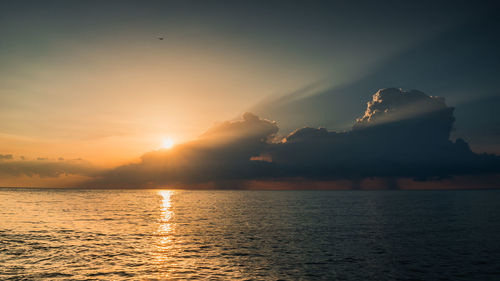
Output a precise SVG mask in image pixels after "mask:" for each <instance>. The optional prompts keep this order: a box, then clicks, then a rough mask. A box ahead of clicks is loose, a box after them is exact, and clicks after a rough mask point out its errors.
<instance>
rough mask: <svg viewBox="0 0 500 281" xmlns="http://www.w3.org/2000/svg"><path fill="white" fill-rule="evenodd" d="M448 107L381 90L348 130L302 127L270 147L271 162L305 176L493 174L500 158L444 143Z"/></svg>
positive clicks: (448, 122) (457, 143) (416, 93)
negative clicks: (284, 141)
mask: <svg viewBox="0 0 500 281" xmlns="http://www.w3.org/2000/svg"><path fill="white" fill-rule="evenodd" d="M453 123H454V117H453V108H450V107H447V106H446V104H445V103H444V100H443V99H442V98H437V97H429V96H427V95H426V94H424V93H422V92H419V91H409V92H406V91H402V90H399V89H384V90H380V91H378V92H377V93H376V94H375V95H374V96H373V99H372V101H371V102H369V103H368V106H367V109H366V111H365V114H364V116H363V117H362V118H359V119H358V120H357V122H356V124H355V125H354V126H353V129H352V130H351V131H348V132H340V133H339V132H329V131H327V130H326V129H315V128H303V129H299V130H296V131H294V132H292V133H291V134H290V135H289V136H287V138H286V143H283V144H281V145H277V146H273V151H272V153H271V158H272V159H273V163H275V164H276V165H278V166H279V167H280V168H281V169H283V170H284V173H285V174H286V173H289V174H295V175H297V176H302V177H306V178H325V179H331V178H333V179H335V178H337V179H341V178H352V179H355V178H367V177H387V178H394V177H396V178H397V177H411V178H416V179H421V180H424V179H429V178H443V177H448V176H451V175H456V174H469V173H487V172H498V171H499V168H500V165H499V164H500V159H498V157H496V156H492V155H478V154H475V153H473V152H472V151H471V150H470V148H469V146H468V144H467V143H466V142H465V141H463V140H462V139H457V140H456V141H451V140H450V131H451V129H452V127H453Z"/></svg>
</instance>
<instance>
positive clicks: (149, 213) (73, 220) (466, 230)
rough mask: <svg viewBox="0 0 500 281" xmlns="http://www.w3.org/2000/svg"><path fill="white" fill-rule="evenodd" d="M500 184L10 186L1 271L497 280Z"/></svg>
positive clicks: (1, 276) (23, 274)
mask: <svg viewBox="0 0 500 281" xmlns="http://www.w3.org/2000/svg"><path fill="white" fill-rule="evenodd" d="M499 276H500V191H491V190H490V191H486V190H485V191H373V192H372V191H167V190H163V191H159V190H61V189H57V190H54V189H52V190H41V189H0V280H175V279H179V280H185V279H202V280H231V279H236V280H240V279H244V280H498V278H499Z"/></svg>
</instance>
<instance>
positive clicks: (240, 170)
mask: <svg viewBox="0 0 500 281" xmlns="http://www.w3.org/2000/svg"><path fill="white" fill-rule="evenodd" d="M345 2H346V1H307V3H306V2H305V1H297V2H295V1H229V2H228V1H0V38H1V39H0V62H1V63H0V185H2V186H43V187H51V186H57V187H64V186H75V185H82V186H90V185H96V186H108V185H109V186H114V187H119V186H123V185H129V186H130V187H142V186H148V187H156V186H174V187H175V186H184V187H187V188H188V187H189V186H204V187H205V186H208V187H220V186H222V187H225V188H226V187H227V188H231V187H237V186H242V188H248V187H249V186H250V187H251V186H267V185H269V183H268V182H269V181H276V180H283V181H284V182H286V183H287V184H292V183H291V181H292V180H291V179H293V182H294V184H296V183H297V182H299V183H301V184H299V185H300V187H302V186H303V185H310V184H311V183H312V182H314V184H316V185H317V186H323V185H325V186H329V185H336V186H339V185H342V186H344V183H339V181H346V182H347V183H346V184H345V186H348V187H349V188H352V187H358V186H360V185H362V182H364V181H379V180H380V181H381V182H382V185H391V186H398V187H399V186H404V184H400V183H399V182H401V181H408V179H411V180H412V181H413V182H417V183H420V182H426V183H427V182H429V180H428V179H429V178H432V179H433V180H439V181H440V183H441V184H444V182H445V181H449V180H450V178H458V180H456V182H458V183H450V185H453V184H458V185H461V186H463V185H468V184H469V183H470V182H471V181H472V182H475V178H478V180H479V179H480V180H481V182H486V183H485V186H487V185H488V183H489V182H495V179H496V178H495V175H496V174H497V170H495V167H497V166H496V165H497V164H496V161H497V160H495V159H496V158H494V157H493V156H492V157H493V160H491V159H490V158H488V159H486V160H485V159H483V158H481V157H479V156H480V155H481V153H485V152H486V153H496V154H499V153H500V146H499V145H498V144H499V143H500V117H498V115H497V114H496V112H497V108H498V107H499V106H500V93H499V92H498V88H497V87H496V85H497V83H496V81H497V77H498V74H499V67H500V54H499V53H498V51H497V50H498V49H500V39H499V38H498V36H497V30H498V28H499V27H500V26H499V25H500V23H499V21H498V12H499V9H498V5H496V4H495V2H494V1H477V2H474V3H472V2H470V1H418V2H417V1H411V2H410V1H408V2H406V1H377V2H374V1H354V2H349V3H345ZM159 37H163V38H164V40H159ZM392 88H396V89H399V88H401V89H403V90H398V91H396V90H394V89H393V90H389V91H382V98H381V100H382V101H383V102H382V104H385V102H388V101H389V103H390V101H391V100H392V99H393V95H395V94H391V93H398V94H397V95H403V96H405V98H403V99H406V98H408V99H409V100H411V101H412V102H413V101H415V98H413V97H412V96H413V95H414V92H412V91H410V90H412V89H416V90H419V91H421V92H423V93H424V94H425V95H426V96H428V97H430V96H439V97H443V98H445V104H444V105H443V104H441V105H440V107H439V108H438V109H436V110H437V111H438V112H441V111H446V112H447V114H444V113H443V114H437V115H435V116H434V115H433V117H429V116H427V114H428V113H429V112H428V111H426V110H427V109H425V108H424V109H421V108H420V107H418V108H419V109H418V110H415V109H413V108H415V106H416V105H415V104H412V105H411V106H410V105H405V106H404V107H402V108H403V109H400V110H403V111H408V112H405V113H404V114H402V113H400V112H396V113H394V114H393V115H391V114H392V112H390V113H391V114H389V115H391V116H389V117H384V118H386V119H390V120H392V121H391V122H390V123H391V124H392V123H397V124H399V125H398V126H401V124H400V123H401V122H400V121H401V119H404V120H406V119H408V118H410V117H411V118H413V117H415V118H416V119H415V120H427V119H428V118H430V119H429V120H434V122H431V123H436V124H437V123H439V124H441V123H440V122H442V121H443V120H441V118H444V119H445V120H448V121H446V122H444V121H443V122H444V123H443V124H446V125H445V126H444V127H439V129H436V130H430V132H431V133H429V130H427V129H424V128H423V127H422V126H423V125H422V124H424V123H425V122H427V121H425V122H424V123H422V124H421V125H422V126H417V127H415V126H416V125H415V124H413V123H411V122H410V123H411V124H410V123H405V122H406V121H405V122H402V123H403V124H406V125H405V126H408V127H406V129H405V130H409V129H408V128H413V129H412V131H417V132H421V133H422V135H426V136H428V137H429V138H435V139H438V140H439V141H436V143H433V144H428V143H425V144H423V143H421V142H418V141H415V140H411V142H412V144H415V145H417V146H419V147H421V146H422V145H424V146H429V147H427V148H428V149H429V152H434V155H435V152H436V149H437V150H439V149H438V147H440V148H443V147H446V149H449V151H455V152H456V153H457V154H453V153H452V152H449V153H450V154H446V156H443V159H445V160H443V161H444V162H443V164H442V165H444V166H446V165H448V164H449V162H447V161H451V160H454V159H455V160H456V159H457V158H456V157H458V156H459V155H461V156H462V157H459V158H460V159H466V160H464V162H463V163H462V164H463V165H462V166H460V167H457V166H456V165H455V166H453V167H451V166H450V167H444V168H443V169H442V170H439V169H438V170H439V171H440V172H439V173H437V174H436V173H430V172H429V167H430V166H428V165H430V164H429V163H431V162H432V161H431V160H436V159H432V156H431V154H429V159H423V160H421V161H420V160H419V161H420V162H418V165H417V164H416V162H414V161H413V160H414V158H415V157H416V155H417V154H421V153H416V152H415V151H414V149H410V150H408V149H406V150H404V149H403V148H401V149H403V150H401V151H400V153H402V154H403V155H406V156H405V157H407V158H411V159H413V160H412V161H413V162H412V161H406V160H405V161H406V162H408V163H406V162H405V163H406V164H407V165H409V167H411V168H412V170H413V171H414V173H413V172H412V173H410V172H408V171H407V170H405V171H400V173H395V172H389V171H393V170H394V167H392V166H390V165H389V166H384V165H385V164H387V161H396V162H397V161H403V160H401V159H399V158H398V159H394V158H393V157H392V155H390V153H389V152H388V151H385V150H383V149H382V150H383V151H384V153H385V154H383V153H382V154H376V153H373V152H368V151H365V150H364V149H363V148H362V147H364V145H366V146H369V145H370V141H372V142H374V143H377V144H381V143H386V144H387V143H391V144H393V145H397V143H393V142H394V138H393V139H390V140H381V139H379V138H376V137H374V135H373V134H369V135H364V134H365V133H359V131H360V129H359V124H358V123H359V122H360V121H357V118H361V119H363V118H364V117H363V116H364V115H366V114H367V112H369V108H367V102H370V101H373V99H374V97H372V96H373V95H374V94H376V93H377V91H378V90H379V89H392ZM393 91H396V92H393ZM397 95H396V96H397ZM417 96H418V95H417ZM422 100H425V98H422ZM418 102H421V101H420V100H418ZM401 103H402V104H406V101H403V102H398V106H399V104H401ZM424 103H427V102H424ZM418 105H420V104H418ZM432 108H434V107H432ZM436 108H437V107H436ZM451 108H453V109H451ZM385 109H391V110H392V109H393V105H392V104H391V105H390V106H388V107H386V108H384V110H385ZM422 110H423V111H422ZM433 110H434V109H433ZM450 110H451V111H452V112H451V113H450V112H448V111H450ZM415 112H419V113H418V114H417V113H415ZM369 114H371V113H369ZM422 114H424V115H426V116H427V117H426V118H427V119H426V118H423V117H422V116H421V115H422ZM450 114H451V115H450ZM401 116H410V117H404V118H403V117H401ZM417 117H418V118H417ZM411 118H410V119H411ZM422 118H423V119H422ZM432 118H437V119H432ZM451 119H453V121H451ZM394 120H396V121H397V122H394ZM438 120H439V121H438ZM254 123H255V124H254ZM258 124H260V125H262V126H263V128H262V130H263V131H261V130H260V129H259V128H260V127H259V126H260V125H258ZM425 124H427V123H425ZM371 125H372V124H371ZM248 126H249V127H248ZM255 126H256V127H255ZM433 126H434V125H433ZM433 126H431V127H432V128H433ZM240 127H241V128H246V129H240ZM303 127H311V129H315V130H318V128H319V127H324V128H326V129H328V131H326V132H327V135H328V137H326V139H328V140H321V141H320V140H318V141H319V142H320V143H322V145H326V146H325V147H324V150H323V151H329V152H328V153H326V155H330V156H331V158H334V159H335V161H337V162H338V161H340V160H339V159H343V160H342V161H343V162H342V161H341V163H346V161H347V162H349V163H350V164H345V165H344V164H341V163H340V162H338V163H337V162H335V161H326V160H325V161H326V162H321V161H319V160H317V159H316V158H317V157H315V158H314V157H313V158H311V157H312V156H311V155H316V154H315V153H318V152H317V151H309V150H308V148H301V150H302V151H306V152H308V153H309V154H308V157H305V156H304V157H302V156H300V153H299V151H300V150H299V151H297V150H296V149H297V148H296V147H295V145H294V144H293V142H290V141H289V142H288V143H287V144H285V143H283V141H284V140H289V139H297V133H301V131H300V129H301V128H303ZM382 127H384V126H382ZM448 127H449V128H448ZM377 128H379V125H378V124H377ZM254 130H257V131H256V132H255V133H252V132H253V131H254ZM387 130H388V129H387V128H386V127H384V128H382V129H378V130H376V131H377V132H378V133H379V134H394V135H396V134H395V133H394V132H393V131H387ZM391 130H394V128H392V129H391ZM402 130H403V129H402ZM405 130H403V131H404V132H408V131H405ZM403 131H402V132H403ZM210 132H212V133H211V134H210ZM302 133H303V131H302ZM343 133H347V135H348V136H347V135H342V134H343ZM294 134H295V135H294ZM320 134H322V133H320ZM332 134H340V135H335V136H333V135H332ZM228 135H229V136H228ZM299 135H300V134H299ZM352 135H354V136H352ZM359 136H363V138H362V139H364V140H363V141H361V140H359V139H360V138H361V137H359ZM436 136H439V137H436ZM255 137H257V139H255ZM339 138H340V139H341V140H337V139H339ZM299 139H300V138H299ZM344 139H349V140H352V139H355V140H356V141H355V142H356V143H357V142H358V141H360V142H361V143H359V144H356V145H354V146H353V147H349V148H348V149H349V151H351V154H347V155H344V154H343V153H341V151H342V150H341V149H340V148H339V147H333V146H334V145H333V143H337V142H341V143H342V142H344ZM415 139H419V137H417V136H415ZM457 139H460V140H461V141H457ZM462 140H463V142H464V143H465V144H466V145H467V149H466V148H464V147H463V146H460V145H462ZM297 141H298V142H302V140H300V141H299V140H297ZM315 141H316V140H304V143H301V144H300V145H299V144H296V146H297V147H302V146H304V147H309V146H308V144H310V142H313V143H315ZM405 141H410V140H405ZM165 142H173V143H174V146H173V148H171V149H165V148H162V146H163V144H164V143H165ZM323 142H326V143H324V144H323ZM431 145H434V146H433V147H431ZM319 147H322V146H319ZM341 147H342V148H343V149H347V148H346V147H343V146H341ZM457 147H459V148H457ZM421 149H423V148H421ZM446 149H445V150H446ZM362 151H363V152H364V153H361V152H362ZM417 152H421V151H419V150H417ZM455 152H454V153H455ZM415 153H416V154H415ZM447 153H448V152H447ZM470 153H472V154H470ZM172 154H175V155H173V156H172ZM424 154H425V153H424ZM285 155H289V156H286V157H285ZM375 155H376V156H377V159H378V160H380V159H381V160H383V161H384V163H385V164H384V165H381V167H386V168H385V169H386V171H379V172H377V173H371V172H370V173H368V172H367V171H368V170H371V168H370V167H368V166H364V165H361V166H359V165H357V164H359V162H358V161H361V162H362V161H374V159H372V158H373V157H375ZM426 155H427V154H426ZM464 155H466V156H464ZM472 155H475V156H472ZM238 156H239V157H241V159H239V158H238ZM366 156H370V157H372V158H370V157H368V158H369V159H368V158H366ZM476 156H477V157H479V158H481V159H476V158H477V157H476ZM236 158H238V159H236ZM186 159H188V160H186ZM235 159H236V160H235ZM250 159H253V160H250ZM424 160H425V161H424ZM165 162H167V163H169V164H165ZM434 162H436V161H434ZM438 162H439V161H438ZM455 162H456V161H455ZM459 162H460V161H459ZM170 163H176V164H170ZM216 163H218V164H216ZM306 163H309V164H307V165H306ZM445 164H446V165H445ZM165 165H166V166H168V167H166V166H165ZM248 165H250V166H251V167H250V166H248ZM269 165H271V166H276V167H268V166H269ZM339 165H340V166H343V167H340V166H339ZM416 165H417V166H416ZM426 165H427V166H428V167H427V168H424V166H426ZM207 166H211V167H210V169H208V168H205V167H207ZM344 166H345V167H344ZM228 167H233V168H235V167H236V168H235V169H236V170H232V169H229V168H228ZM307 167H309V168H307ZM181 169H184V172H179V170H181ZM311 169H312V170H314V172H312V171H311ZM464 169H466V170H468V171H470V172H467V173H465V172H463V170H464ZM123 171H125V173H126V174H127V175H132V176H127V177H125V176H124V175H123V174H122V173H123ZM144 171H147V172H144ZM185 171H191V173H190V174H189V173H186V172H185ZM224 171H225V172H224ZM228 171H231V172H228ZM415 171H419V172H415ZM208 174H211V175H212V177H210V176H207V175H208ZM215 175H216V176H217V177H216V178H214V176H215ZM473 176H474V177H473ZM129 177H132V178H129ZM461 177H462V178H461ZM463 177H469V178H470V177H473V179H469V178H467V179H463ZM118 178H127V180H126V181H124V180H117V179H118ZM243 181H244V183H243ZM332 181H336V183H335V184H332V183H331V182H332ZM413 182H412V183H406V182H405V183H406V184H407V185H411V184H413ZM447 184H448V183H447ZM276 186H278V184H277V183H276ZM284 186H286V184H284Z"/></svg>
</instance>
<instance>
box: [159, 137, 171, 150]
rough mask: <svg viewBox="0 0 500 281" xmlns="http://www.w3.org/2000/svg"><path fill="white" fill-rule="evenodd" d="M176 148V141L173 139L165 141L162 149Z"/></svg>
mask: <svg viewBox="0 0 500 281" xmlns="http://www.w3.org/2000/svg"><path fill="white" fill-rule="evenodd" d="M172 147H174V141H173V140H172V139H164V140H163V143H162V146H161V148H165V149H170V148H172Z"/></svg>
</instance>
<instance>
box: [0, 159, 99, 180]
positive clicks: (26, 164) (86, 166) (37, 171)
mask: <svg viewBox="0 0 500 281" xmlns="http://www.w3.org/2000/svg"><path fill="white" fill-rule="evenodd" d="M12 159H13V158H10V161H0V176H2V177H18V176H28V177H33V176H38V177H41V178H54V177H59V176H61V175H81V176H94V175H96V174H97V172H98V171H99V169H98V168H96V167H95V166H93V165H92V164H90V163H88V162H86V161H83V160H64V161H63V160H57V161H52V160H49V159H47V158H40V157H39V158H37V160H25V159H24V158H22V160H20V161H18V160H12Z"/></svg>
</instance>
